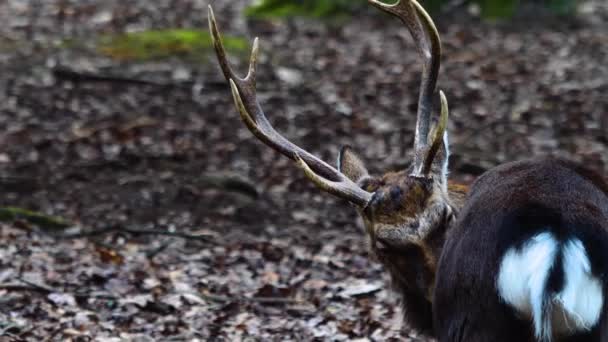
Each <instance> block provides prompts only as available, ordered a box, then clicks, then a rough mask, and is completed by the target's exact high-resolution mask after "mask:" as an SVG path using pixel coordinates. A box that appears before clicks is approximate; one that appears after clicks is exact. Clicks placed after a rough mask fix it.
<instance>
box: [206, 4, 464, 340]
mask: <svg viewBox="0 0 608 342" xmlns="http://www.w3.org/2000/svg"><path fill="white" fill-rule="evenodd" d="M369 1H370V3H371V4H373V5H374V6H376V7H378V8H380V9H382V10H384V11H386V12H388V13H390V14H392V15H394V16H396V17H398V18H399V19H401V21H403V23H404V24H405V25H406V27H407V28H408V30H409V32H410V33H411V35H412V37H413V39H414V42H415V43H416V47H417V50H418V54H419V55H420V57H421V59H422V60H423V66H422V78H421V85H420V94H419V99H418V112H417V121H416V130H415V137H414V156H413V162H412V165H411V166H410V167H409V168H408V169H406V170H402V171H400V172H390V173H387V174H385V175H383V176H382V177H374V176H372V175H370V174H369V173H368V171H367V169H366V167H365V166H364V163H363V162H362V160H361V158H359V157H358V156H357V155H356V153H355V152H353V150H352V149H351V148H350V147H344V148H342V150H341V153H340V155H339V156H338V165H337V168H334V167H332V166H330V165H328V164H327V163H325V162H324V161H322V160H320V159H319V158H317V157H315V156H313V155H312V154H310V153H309V152H307V151H305V150H303V149H302V148H300V147H298V146H296V145H295V144H294V143H292V142H290V141H289V140H287V139H286V138H285V137H283V136H282V135H280V134H279V133H278V132H277V131H276V130H275V129H274V128H273V127H272V125H271V124H270V122H269V121H268V119H267V118H266V115H265V114H264V112H263V110H262V107H261V105H260V103H259V102H258V100H257V97H256V62H257V58H258V51H259V41H258V39H257V38H256V39H255V40H254V43H253V51H252V53H251V59H250V64H249V72H248V74H247V75H246V76H245V77H244V78H241V77H239V76H237V75H236V74H235V72H234V71H233V70H232V68H231V67H230V65H229V62H228V60H227V57H226V50H225V49H224V46H223V45H222V40H221V37H220V33H219V30H218V26H217V23H216V20H215V17H214V14H213V10H212V9H211V7H209V25H210V30H211V33H212V37H213V42H214V46H215V50H216V53H217V57H218V60H219V64H220V66H221V69H222V71H223V73H224V76H225V77H226V79H227V80H228V81H229V83H230V87H231V89H232V96H233V98H234V102H235V105H236V108H237V109H238V112H239V113H240V116H241V118H242V120H243V122H244V123H245V125H246V126H247V127H248V128H249V130H250V131H251V132H252V133H253V134H254V135H255V136H256V137H257V138H258V139H259V140H261V141H262V142H263V143H265V144H266V145H268V146H270V147H271V148H273V149H275V150H276V151H278V152H280V153H282V154H283V155H285V156H286V157H288V158H290V159H292V160H294V161H295V162H296V164H297V165H298V166H299V167H300V168H301V169H302V170H303V172H304V174H305V175H306V177H308V178H309V179H310V180H311V181H312V182H313V183H314V184H316V185H317V186H318V187H319V188H320V189H322V190H324V191H327V192H329V193H331V194H333V195H335V196H338V197H340V198H343V199H345V200H347V201H349V202H350V203H352V204H353V205H355V206H356V208H357V210H358V212H359V213H360V215H361V216H362V218H363V220H364V222H365V226H366V230H367V233H368V235H369V237H370V241H371V249H372V251H373V252H374V253H375V254H376V255H377V256H378V258H379V259H380V260H381V261H382V262H383V263H385V264H386V266H387V267H388V269H389V270H390V271H391V273H392V275H393V280H394V281H395V283H396V285H397V288H398V289H400V291H401V292H402V294H403V296H404V302H408V298H407V297H408V295H412V296H416V297H420V296H421V297H423V298H426V299H427V300H429V301H430V299H429V298H430V295H431V293H432V286H433V285H432V284H433V279H434V272H435V265H436V262H437V259H438V256H439V253H440V249H441V245H442V241H443V236H444V235H445V232H446V230H447V227H448V226H449V222H450V220H451V218H452V216H453V213H454V212H455V211H456V210H457V209H458V203H456V204H455V203H453V201H452V200H451V199H450V194H451V193H452V194H455V195H456V197H457V199H459V198H460V197H461V195H462V190H461V188H453V187H451V186H450V187H449V186H448V181H447V167H448V157H449V153H448V135H447V130H446V128H447V122H448V103H447V100H446V97H445V95H444V94H443V92H441V91H439V92H437V90H436V84H437V77H438V72H439V66H440V61H439V59H440V55H441V43H440V39H439V35H438V33H437V29H436V28H435V25H434V24H433V21H432V20H431V18H430V17H429V15H428V14H427V13H426V11H425V10H424V8H422V6H421V5H420V4H418V2H416V1H415V0H401V1H399V2H398V3H396V4H394V5H386V4H383V3H381V2H379V1H376V0H369ZM435 96H437V97H438V98H439V100H440V103H441V110H440V114H439V115H435V117H436V118H435V119H434V120H433V112H432V108H433V106H432V103H433V98H434V97H435ZM435 114H437V113H435ZM437 117H438V119H437ZM433 122H435V124H434V125H432V124H433ZM431 127H433V128H432V129H431ZM456 202H458V201H456ZM408 264H409V265H412V264H413V265H415V267H418V268H419V270H418V272H411V274H407V272H405V273H404V272H403V267H404V266H407V265H408ZM407 267H410V266H407ZM410 268H411V267H410ZM404 305H406V306H407V304H404ZM420 305H422V306H425V307H426V306H428V307H429V308H430V303H427V302H424V303H421V304H420ZM406 309H408V310H407V311H419V310H418V308H414V309H411V310H409V308H406ZM424 310H425V311H429V310H430V309H429V310H426V309H424ZM424 310H423V311H424ZM429 315H430V312H427V313H426V314H425V315H424V316H425V317H424V319H421V322H420V323H419V324H418V325H421V326H423V327H421V329H423V330H424V329H428V326H427V327H424V326H425V325H429V323H428V322H426V321H428V320H430V317H427V316H429ZM422 321H424V322H422ZM414 324H416V323H414Z"/></svg>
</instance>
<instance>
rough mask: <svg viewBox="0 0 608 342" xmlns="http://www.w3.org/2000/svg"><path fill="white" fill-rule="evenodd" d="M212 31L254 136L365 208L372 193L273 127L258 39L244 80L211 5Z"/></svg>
mask: <svg viewBox="0 0 608 342" xmlns="http://www.w3.org/2000/svg"><path fill="white" fill-rule="evenodd" d="M209 29H210V31H211V36H212V38H213V45H214V47H215V52H216V54H217V58H218V61H219V63H220V66H221V68H222V72H223V73H224V76H225V77H226V80H228V81H229V82H230V87H231V89H232V96H233V98H234V103H235V105H236V108H237V109H238V111H239V113H240V115H241V119H242V120H243V122H245V125H247V127H248V128H249V130H250V131H251V133H253V135H255V136H256V137H257V138H258V139H259V140H261V141H262V142H263V143H265V144H266V145H268V146H270V147H272V148H273V149H275V150H276V151H278V152H280V153H281V154H283V155H285V156H286V157H288V158H290V159H292V160H294V161H296V162H297V164H298V166H299V167H300V168H301V169H302V170H303V171H304V173H305V174H306V176H307V177H308V178H310V179H311V180H312V181H313V182H314V183H315V184H316V185H317V186H318V187H319V188H321V189H322V190H325V191H327V192H329V193H331V194H334V195H336V196H338V197H341V198H344V199H346V200H348V201H350V202H352V203H354V204H356V205H359V206H362V207H365V206H366V205H367V204H368V203H369V201H370V199H371V197H372V194H371V193H369V192H367V191H365V190H363V189H361V187H359V186H358V185H357V184H356V183H355V182H353V181H351V180H350V179H349V178H348V177H346V176H345V175H344V174H342V173H341V172H339V171H338V170H336V169H335V168H333V167H331V166H330V165H329V164H327V163H325V162H324V161H323V160H321V159H319V158H317V157H315V156H313V155H312V154H310V153H309V152H307V151H305V150H303V149H302V148H300V147H298V146H296V145H295V144H294V143H292V142H290V141H289V140H287V139H285V138H284V137H283V136H282V135H281V134H279V133H278V132H277V131H276V130H275V129H274V128H273V127H272V125H271V124H270V122H269V121H268V119H267V118H266V115H265V114H264V111H263V110H262V107H261V106H260V103H259V102H258V99H257V96H256V65H257V58H258V52H259V41H258V39H257V38H256V39H255V40H254V42H253V48H252V52H251V59H250V62H249V72H248V73H247V76H245V78H240V77H238V76H237V75H236V74H235V73H234V71H233V70H232V68H231V67H230V64H229V62H228V58H227V56H226V49H225V48H224V45H223V44H222V39H221V36H220V32H219V29H218V26H217V22H216V20H215V16H214V14H213V9H212V8H211V6H209Z"/></svg>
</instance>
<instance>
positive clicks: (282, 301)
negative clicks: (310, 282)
mask: <svg viewBox="0 0 608 342" xmlns="http://www.w3.org/2000/svg"><path fill="white" fill-rule="evenodd" d="M201 297H202V298H203V299H207V300H211V301H214V302H256V303H264V304H283V305H286V304H303V303H306V302H305V301H302V300H298V299H292V298H281V297H243V296H239V297H232V296H221V295H214V294H210V293H203V294H201Z"/></svg>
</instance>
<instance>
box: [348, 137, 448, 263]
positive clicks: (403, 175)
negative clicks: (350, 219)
mask: <svg viewBox="0 0 608 342" xmlns="http://www.w3.org/2000/svg"><path fill="white" fill-rule="evenodd" d="M433 164H435V165H437V166H438V167H436V168H433V169H435V170H437V172H436V173H432V174H431V175H430V176H427V177H420V176H415V175H412V174H411V171H412V170H411V169H410V170H404V171H401V172H389V173H387V174H385V175H384V176H382V177H372V176H370V175H369V174H368V172H367V170H366V168H365V167H364V165H363V163H362V162H361V159H360V158H359V157H357V156H356V155H355V154H354V152H352V150H351V149H350V148H348V147H347V148H344V149H342V152H341V154H340V160H339V163H338V168H339V169H340V171H341V172H343V173H344V174H345V175H346V176H347V177H349V178H350V179H351V180H353V181H354V182H356V183H357V184H358V185H359V186H360V187H361V188H362V189H363V190H365V191H368V192H370V193H372V194H373V195H372V197H371V199H370V201H369V202H368V203H367V205H366V206H365V207H360V209H359V213H360V214H361V216H362V218H363V221H364V223H365V226H366V230H367V232H368V235H369V237H370V241H371V247H372V249H373V250H374V251H376V252H386V251H389V250H391V249H401V248H403V247H407V246H419V247H423V248H424V247H425V246H427V245H428V243H427V240H428V238H429V236H430V235H432V233H433V232H435V231H436V230H437V229H439V228H440V227H442V226H443V225H444V223H445V221H446V217H447V215H448V214H449V213H450V212H451V208H450V206H449V204H448V201H447V194H446V192H445V191H444V189H445V186H444V184H445V182H446V179H445V174H444V173H443V172H442V171H441V170H444V169H446V168H447V165H444V164H447V148H443V149H442V153H440V154H439V155H438V156H437V157H436V160H435V161H434V163H433Z"/></svg>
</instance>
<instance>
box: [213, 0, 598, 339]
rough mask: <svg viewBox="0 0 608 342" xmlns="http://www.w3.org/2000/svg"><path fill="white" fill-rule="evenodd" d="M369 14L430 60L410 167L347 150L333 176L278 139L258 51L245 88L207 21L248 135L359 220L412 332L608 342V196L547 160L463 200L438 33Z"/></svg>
mask: <svg viewBox="0 0 608 342" xmlns="http://www.w3.org/2000/svg"><path fill="white" fill-rule="evenodd" d="M369 1H370V2H371V3H372V4H373V5H375V6H376V7H378V8H380V9H382V10H384V11H386V12H388V13H390V14H393V15H395V16H397V17H398V18H399V19H401V20H402V21H403V23H404V24H405V25H406V27H407V28H408V29H409V31H410V33H411V34H412V36H413V38H414V41H415V42H416V45H417V48H418V52H419V54H420V56H421V57H422V59H423V60H424V65H423V74H422V82H421V89H420V97H419V103H418V113H417V123H416V134H415V139H414V158H413V163H412V165H411V166H410V167H409V168H408V169H407V170H403V171H400V172H391V173H387V174H385V175H384V176H382V177H373V176H371V175H370V174H369V173H368V171H367V169H366V168H365V166H364V165H363V162H362V161H361V159H360V158H359V157H357V155H356V154H355V153H354V152H353V151H352V150H351V149H350V148H348V147H345V148H343V149H342V151H341V153H340V155H339V157H338V166H337V169H336V168H333V167H331V166H330V165H328V164H326V163H325V162H323V161H322V160H320V159H318V158H316V157H315V156H313V155H311V154H310V153H308V152H306V151H305V150H303V149H301V148H300V147H298V146H296V145H294V144H293V143H291V142H290V141H288V140H287V139H285V138H284V137H283V136H281V135H280V134H279V133H277V132H276V131H275V130H274V128H273V127H272V126H271V125H270V123H269V122H268V120H267V119H266V116H265V115H264V112H263V111H262V108H261V106H260V104H259V103H258V101H257V98H256V89H255V83H256V80H255V77H256V60H257V54H258V40H257V39H256V40H255V42H254V44H253V53H252V57H251V63H250V67H249V73H248V74H247V76H246V77H245V78H239V77H237V76H236V74H235V73H234V72H233V71H232V69H231V68H230V66H229V64H228V61H227V59H226V52H225V50H224V47H223V46H222V43H221V39H220V34H219V31H218V28H217V24H216V21H215V18H214V16H213V11H212V10H211V8H209V23H210V28H211V32H212V36H213V38H214V44H215V48H216V52H217V56H218V59H219V62H220V66H221V68H222V71H223V73H224V75H225V77H226V79H227V80H228V81H229V82H230V86H231V89H232V95H233V97H234V101H235V104H236V107H237V109H238V111H239V113H240V115H241V118H242V119H243V121H244V122H245V124H246V125H247V127H248V128H249V129H250V130H251V132H252V133H253V134H254V135H255V136H256V137H257V138H258V139H260V140H261V141H262V142H264V143H265V144H267V145H268V146H270V147H272V148H273V149H275V150H277V151H279V152H280V153H282V154H284V155H285V156H287V157H288V158H291V159H292V160H294V161H295V162H296V163H297V165H298V166H299V167H300V168H301V169H302V170H303V171H304V173H305V175H306V176H307V177H308V178H310V180H312V181H313V182H314V183H315V184H316V185H317V186H318V187H319V188H321V189H322V190H325V191H327V192H329V193H332V194H334V195H336V196H338V197H341V198H343V199H346V200H348V201H349V202H351V203H352V204H354V205H355V206H356V207H357V209H358V212H359V214H360V215H361V216H362V217H363V220H364V222H365V226H366V230H367V234H368V235H369V238H370V242H371V243H370V246H371V247H370V248H371V250H372V252H373V254H375V255H376V256H377V257H378V259H379V260H380V261H381V262H382V263H383V264H384V265H385V267H386V268H387V269H388V271H389V272H390V274H391V278H392V281H393V283H394V287H395V289H396V291H397V292H398V293H399V294H400V295H401V301H402V306H403V308H404V315H405V319H406V321H407V322H408V323H409V325H410V326H411V327H413V328H415V329H417V330H419V331H421V332H423V333H426V334H428V335H430V336H435V337H437V338H438V339H439V341H464V342H476V341H478V342H487V341H505V342H506V341H583V340H585V341H608V327H606V324H607V318H606V312H607V309H606V306H605V305H604V298H605V296H606V294H607V292H606V291H607V290H606V285H607V284H608V280H607V279H606V277H607V276H608V185H607V184H606V183H605V182H604V180H603V179H602V178H601V177H600V176H599V175H596V174H594V173H592V172H590V171H587V170H585V169H584V168H583V167H581V166H578V165H575V164H573V163H570V162H567V161H563V160H557V159H551V158H539V159H533V160H525V161H521V162H515V163H508V164H504V165H502V166H499V167H496V168H494V169H492V170H490V171H488V172H487V173H485V174H484V175H482V176H481V177H480V178H479V179H478V180H477V181H476V182H475V183H474V184H473V185H472V187H471V189H470V191H468V194H467V193H466V192H467V189H466V187H463V186H460V185H457V184H453V183H450V182H448V179H447V168H448V157H449V150H448V135H447V130H446V127H447V120H448V106H447V101H446V98H445V96H444V95H443V93H442V92H439V94H440V99H441V115H440V117H439V119H438V120H437V123H436V124H435V126H434V128H433V129H432V130H431V129H430V128H431V124H432V122H431V119H432V118H431V108H432V106H431V103H432V98H433V96H435V94H436V82H437V76H438V71H439V58H440V54H441V46H440V40H439V35H438V33H437V30H436V28H435V25H434V24H433V22H432V20H431V19H430V17H429V15H428V14H427V13H426V12H425V10H424V9H423V8H422V6H420V5H419V4H418V3H417V2H416V1H415V0H400V1H399V2H398V3H396V4H394V5H386V4H383V3H381V2H378V1H376V0H369ZM465 197H466V198H465Z"/></svg>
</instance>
